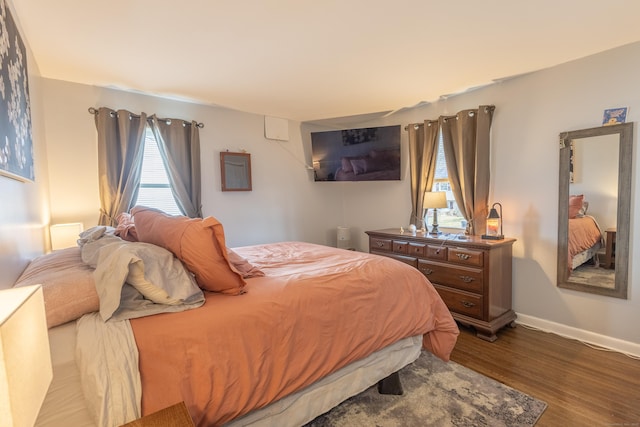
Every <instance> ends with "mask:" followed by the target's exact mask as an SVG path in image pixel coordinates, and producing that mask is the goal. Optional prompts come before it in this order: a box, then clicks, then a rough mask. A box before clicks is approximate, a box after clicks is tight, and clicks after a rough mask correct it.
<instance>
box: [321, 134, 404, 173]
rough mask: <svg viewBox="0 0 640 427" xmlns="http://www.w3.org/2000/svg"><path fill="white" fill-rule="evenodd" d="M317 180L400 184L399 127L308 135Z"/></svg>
mask: <svg viewBox="0 0 640 427" xmlns="http://www.w3.org/2000/svg"><path fill="white" fill-rule="evenodd" d="M311 155H312V158H313V171H314V177H315V180H316V181H399V180H400V125H395V126H379V127H371V128H359V129H345V130H332V131H324V132H311Z"/></svg>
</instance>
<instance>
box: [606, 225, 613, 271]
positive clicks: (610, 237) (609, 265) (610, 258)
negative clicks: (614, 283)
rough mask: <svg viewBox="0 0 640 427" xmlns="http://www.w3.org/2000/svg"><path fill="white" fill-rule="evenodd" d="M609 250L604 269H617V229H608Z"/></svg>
mask: <svg viewBox="0 0 640 427" xmlns="http://www.w3.org/2000/svg"><path fill="white" fill-rule="evenodd" d="M605 233H607V239H606V240H607V246H606V248H607V250H606V252H605V255H604V268H616V228H615V227H614V228H607V229H606V230H605Z"/></svg>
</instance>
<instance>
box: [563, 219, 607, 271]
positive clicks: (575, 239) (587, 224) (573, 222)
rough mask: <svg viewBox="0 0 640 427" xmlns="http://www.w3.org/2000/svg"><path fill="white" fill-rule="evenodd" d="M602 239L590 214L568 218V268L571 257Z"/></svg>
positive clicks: (598, 228)
mask: <svg viewBox="0 0 640 427" xmlns="http://www.w3.org/2000/svg"><path fill="white" fill-rule="evenodd" d="M601 241H602V233H601V232H600V227H598V223H597V222H596V220H595V219H594V218H593V217H591V216H588V215H586V216H584V217H579V218H570V219H569V269H571V263H572V260H573V257H574V256H576V255H577V254H579V253H580V252H582V251H585V250H587V249H589V248H590V247H592V246H593V245H595V244H596V243H598V242H601Z"/></svg>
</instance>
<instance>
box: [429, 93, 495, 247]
mask: <svg viewBox="0 0 640 427" xmlns="http://www.w3.org/2000/svg"><path fill="white" fill-rule="evenodd" d="M494 109H495V107H494V106H493V105H485V106H482V105H481V106H480V107H479V108H478V109H476V110H463V111H460V112H459V113H458V114H456V115H455V116H448V117H440V126H441V128H442V138H443V146H444V154H445V159H446V161H447V172H448V174H449V181H450V183H451V189H452V191H453V196H454V197H455V199H456V203H457V204H458V207H459V208H460V209H461V210H462V214H463V215H464V217H465V218H466V219H467V221H468V226H467V230H468V232H469V234H473V235H477V234H482V233H483V232H484V229H485V225H486V219H487V214H488V203H489V179H490V171H489V168H490V159H489V154H490V132H491V121H492V119H493V111H494Z"/></svg>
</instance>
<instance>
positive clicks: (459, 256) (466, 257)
mask: <svg viewBox="0 0 640 427" xmlns="http://www.w3.org/2000/svg"><path fill="white" fill-rule="evenodd" d="M456 255H457V256H458V258H460V259H463V260H467V259H469V258H471V255H469V254H456Z"/></svg>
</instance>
